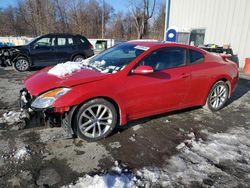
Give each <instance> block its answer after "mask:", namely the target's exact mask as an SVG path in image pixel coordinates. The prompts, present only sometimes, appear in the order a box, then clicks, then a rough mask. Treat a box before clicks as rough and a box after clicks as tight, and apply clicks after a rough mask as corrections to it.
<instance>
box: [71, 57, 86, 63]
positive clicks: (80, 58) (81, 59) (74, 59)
mask: <svg viewBox="0 0 250 188" xmlns="http://www.w3.org/2000/svg"><path fill="white" fill-rule="evenodd" d="M84 59H85V58H84V57H83V56H82V55H76V56H75V57H74V58H73V61H75V62H81V61H83V60H84Z"/></svg>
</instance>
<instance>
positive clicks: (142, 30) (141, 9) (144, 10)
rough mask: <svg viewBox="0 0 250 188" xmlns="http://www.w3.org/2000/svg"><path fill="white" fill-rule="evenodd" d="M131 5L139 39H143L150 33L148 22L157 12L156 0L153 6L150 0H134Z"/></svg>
mask: <svg viewBox="0 0 250 188" xmlns="http://www.w3.org/2000/svg"><path fill="white" fill-rule="evenodd" d="M130 2H131V3H130V4H131V12H132V15H133V18H134V23H135V27H136V30H137V38H138V39H142V38H143V37H144V36H145V35H146V34H147V32H148V21H149V19H150V18H152V17H153V14H154V10H155V0H153V2H152V1H151V2H152V5H151V4H150V0H133V1H130Z"/></svg>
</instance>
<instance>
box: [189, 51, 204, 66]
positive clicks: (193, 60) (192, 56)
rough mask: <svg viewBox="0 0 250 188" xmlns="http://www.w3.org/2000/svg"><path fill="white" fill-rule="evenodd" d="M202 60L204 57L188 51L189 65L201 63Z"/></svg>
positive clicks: (198, 53)
mask: <svg viewBox="0 0 250 188" xmlns="http://www.w3.org/2000/svg"><path fill="white" fill-rule="evenodd" d="M203 60H204V55H203V54H202V53H200V52H197V51H195V50H189V62H190V63H191V64H195V63H202V62H203Z"/></svg>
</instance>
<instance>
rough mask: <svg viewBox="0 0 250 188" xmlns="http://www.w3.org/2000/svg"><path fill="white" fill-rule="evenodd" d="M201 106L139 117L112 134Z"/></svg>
mask: <svg viewBox="0 0 250 188" xmlns="http://www.w3.org/2000/svg"><path fill="white" fill-rule="evenodd" d="M200 108H202V107H201V106H196V107H190V108H185V109H181V110H176V111H172V112H166V113H162V114H157V115H153V116H149V117H145V118H141V119H137V120H132V121H129V122H128V123H127V124H126V125H124V126H120V127H118V128H117V129H115V130H114V131H113V133H112V135H113V134H116V133H118V132H123V131H124V130H126V129H129V128H132V127H134V126H136V125H140V124H145V123H147V122H150V121H152V120H157V119H160V118H163V117H169V116H171V115H178V114H182V113H185V112H191V111H193V110H197V109H200ZM110 136H111V135H110Z"/></svg>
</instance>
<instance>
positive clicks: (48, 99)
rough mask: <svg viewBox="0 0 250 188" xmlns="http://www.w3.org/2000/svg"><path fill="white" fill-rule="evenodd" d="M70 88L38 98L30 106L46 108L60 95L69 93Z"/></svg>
mask: <svg viewBox="0 0 250 188" xmlns="http://www.w3.org/2000/svg"><path fill="white" fill-rule="evenodd" d="M70 90H71V89H70V88H57V89H53V90H51V91H48V92H46V93H44V94H42V95H40V96H38V97H37V98H36V99H35V100H34V101H33V102H32V104H31V107H32V108H48V107H51V106H52V105H53V103H54V102H55V101H56V100H57V99H58V98H59V97H61V96H62V95H65V94H66V93H67V92H69V91H70Z"/></svg>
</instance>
